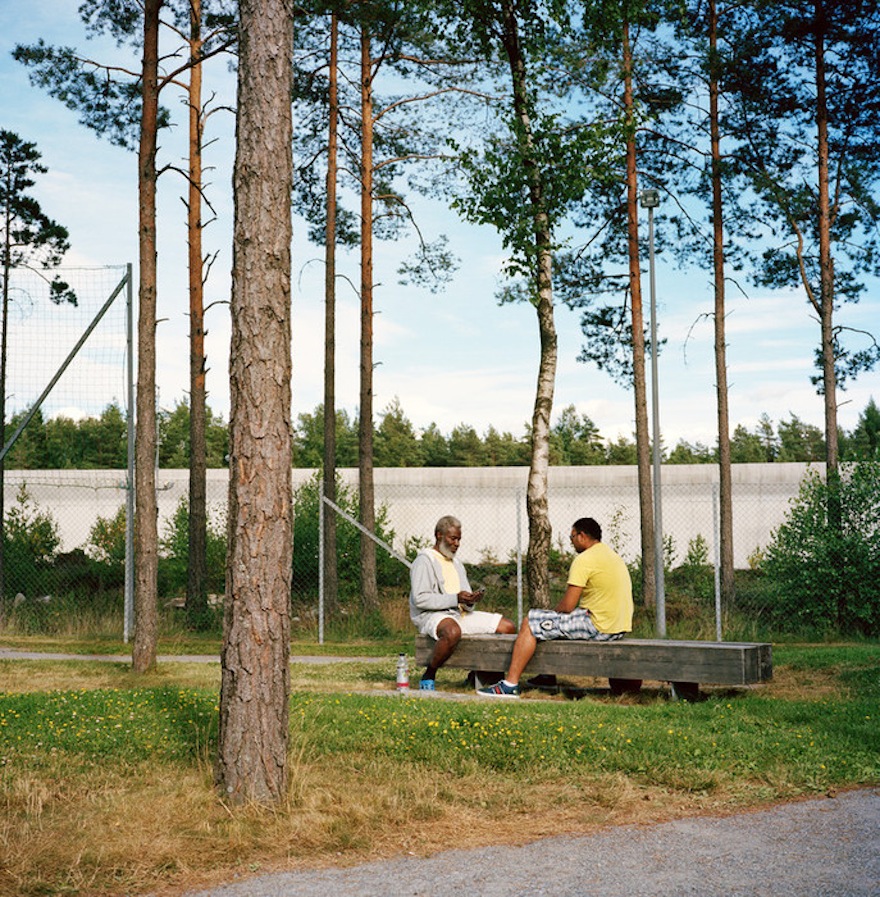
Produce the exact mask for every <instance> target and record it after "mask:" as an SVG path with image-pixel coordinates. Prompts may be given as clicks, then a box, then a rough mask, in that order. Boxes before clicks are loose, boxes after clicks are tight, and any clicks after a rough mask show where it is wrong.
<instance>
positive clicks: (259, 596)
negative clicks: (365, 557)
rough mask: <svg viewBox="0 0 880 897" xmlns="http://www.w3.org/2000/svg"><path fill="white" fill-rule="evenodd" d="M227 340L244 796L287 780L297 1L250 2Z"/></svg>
mask: <svg viewBox="0 0 880 897" xmlns="http://www.w3.org/2000/svg"><path fill="white" fill-rule="evenodd" d="M240 12H241V25H240V34H241V40H240V55H239V69H238V120H237V127H236V159H235V173H234V177H233V187H234V192H235V223H234V258H233V270H232V341H231V347H230V377H229V380H230V395H231V413H230V483H229V550H228V555H227V594H226V605H225V614H224V626H223V630H224V632H223V652H222V658H221V659H222V685H221V692H220V732H219V749H218V757H217V766H216V781H217V784H218V787H219V789H220V791H221V792H222V793H223V795H224V796H225V798H226V799H228V800H231V801H233V802H235V803H244V802H248V801H256V802H259V803H274V802H277V801H279V800H280V799H281V798H283V796H284V794H285V791H286V788H287V775H288V767H287V752H288V742H289V733H288V699H289V692H290V668H289V664H290V611H289V605H290V584H291V565H292V559H293V546H292V539H293V512H292V507H293V502H292V487H291V421H290V403H291V392H290V376H291V357H290V356H291V351H290V337H291V317H290V264H291V258H290V243H291V235H292V229H291V188H292V170H293V160H292V152H291V142H292V136H293V132H292V123H291V102H290V98H291V90H292V72H293V66H292V53H293V49H292V48H293V3H292V2H291V0H241V3H240Z"/></svg>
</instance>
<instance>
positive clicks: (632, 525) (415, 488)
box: [5, 464, 824, 567]
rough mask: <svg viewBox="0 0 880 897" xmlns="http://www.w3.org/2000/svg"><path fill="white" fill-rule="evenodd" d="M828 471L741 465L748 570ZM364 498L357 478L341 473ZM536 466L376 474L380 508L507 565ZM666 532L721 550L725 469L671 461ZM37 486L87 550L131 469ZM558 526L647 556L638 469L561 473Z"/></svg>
mask: <svg viewBox="0 0 880 897" xmlns="http://www.w3.org/2000/svg"><path fill="white" fill-rule="evenodd" d="M810 467H812V468H813V469H816V470H818V471H819V472H820V473H824V465H821V464H814V465H807V464H738V465H734V467H733V495H734V531H735V540H734V542H735V544H734V555H735V558H734V559H735V563H736V565H737V566H740V567H745V566H747V564H748V560H747V559H748V556H749V554H750V553H751V552H753V551H754V550H755V549H756V548H757V547H763V546H765V545H766V544H767V542H768V541H769V540H770V536H771V533H772V531H773V530H774V529H775V528H776V527H777V526H778V525H779V524H780V523H781V522H782V520H783V519H784V517H785V514H786V511H787V509H788V507H789V504H790V502H791V500H792V499H793V498H794V497H795V496H796V495H797V493H798V488H799V485H800V482H801V480H802V478H803V476H804V473H805V472H806V471H807V469H808V468H810ZM312 476H314V471H311V470H294V471H293V480H294V486H295V487H299V486H301V485H302V484H303V483H305V482H307V481H308V480H309V479H310V478H311V477H312ZM340 477H341V479H342V481H343V482H344V483H345V484H347V485H348V486H349V487H350V488H352V489H353V490H354V491H355V494H356V489H357V471H356V470H342V471H340ZM527 479H528V469H527V468H524V467H501V468H482V467H480V468H477V467H460V468H387V469H377V470H376V471H375V485H376V501H377V504H378V505H384V506H386V507H387V509H388V518H389V522H390V526H391V528H392V529H393V530H394V532H395V547H396V548H398V549H400V548H402V546H403V542H404V540H405V539H406V538H408V537H413V536H416V537H420V538H422V539H424V540H428V539H431V538H432V535H433V529H434V524H435V522H436V521H437V518H438V517H440V516H442V515H443V514H455V515H456V516H457V517H459V518H460V519H461V521H462V524H463V539H462V547H461V557H462V559H463V560H464V561H465V562H466V563H472V562H474V561H477V560H479V559H480V558H481V557H484V556H492V557H495V558H498V559H500V560H504V559H506V558H507V557H509V556H510V554H511V553H512V552H513V551H514V550H515V549H516V546H517V543H518V542H519V544H520V545H521V547H522V549H523V550H525V548H526V546H527V544H528V522H527V518H526V511H525V494H526V486H527ZM661 480H662V486H663V503H662V505H663V531H664V534H666V535H668V536H671V537H672V539H673V540H674V543H675V546H676V552H677V559H678V561H679V562H680V561H681V560H682V559H683V558H684V555H685V552H686V551H687V546H688V543H689V542H690V541H691V540H692V539H694V538H695V537H696V536H698V535H699V536H702V537H703V538H704V539H705V540H706V542H707V543H708V545H709V550H710V560H712V559H713V557H714V551H715V530H716V526H715V520H716V519H717V491H718V485H717V484H718V469H717V467H716V466H715V465H710V464H703V465H670V466H666V467H664V468H663V470H662V474H661ZM157 482H158V485H159V508H160V511H159V513H160V520H159V531H160V534H161V533H162V531H163V527H164V524H165V522H166V521H167V519H168V517H169V516H170V515H171V514H173V512H174V509H175V507H176V506H177V504H178V502H179V501H180V500H181V498H184V499H185V498H186V496H187V492H188V472H187V471H185V470H161V471H159V473H158V477H157ZM21 484H26V488H27V492H28V495H29V496H30V498H31V500H32V501H33V502H34V503H35V504H36V505H37V506H38V507H39V508H40V509H42V510H46V511H49V512H50V513H51V514H52V516H53V518H54V519H55V521H56V522H57V524H58V526H59V530H60V533H61V536H62V540H63V542H62V550H65V551H69V550H71V549H72V548H75V547H83V546H84V545H85V544H86V542H87V541H88V537H89V531H90V529H91V527H92V525H93V524H94V522H95V521H96V520H97V518H98V517H99V516H101V517H112V516H113V515H114V514H115V513H116V512H117V510H118V509H119V507H120V506H121V505H122V504H124V502H125V473H124V472H123V471H106V470H102V471H68V470H62V471H7V473H6V489H5V497H6V502H5V503H6V509H7V512H8V509H9V508H10V507H11V506H12V505H14V504H15V502H16V497H17V494H18V490H19V487H20V486H21ZM227 488H228V471H226V470H209V471H208V503H209V507H210V509H211V513H212V515H214V516H215V517H219V516H220V515H222V514H223V513H225V507H226V495H227ZM549 503H550V518H551V523H552V526H553V537H554V542H556V543H558V544H559V545H560V547H563V548H565V549H566V550H567V548H568V533H569V529H570V527H571V523H572V521H573V520H575V519H576V518H578V517H587V516H589V517H595V518H596V519H597V520H598V521H599V522H600V524H601V525H602V527H603V529H604V534H605V540H606V541H608V542H609V543H611V544H613V545H614V546H615V547H616V548H617V549H618V550H619V551H621V552H622V553H623V554H624V556H626V557H627V559H630V560H631V559H633V558H634V557H635V556H636V555H637V553H638V545H639V536H638V527H639V513H638V482H637V470H636V468H635V467H633V466H616V467H551V468H550V473H549Z"/></svg>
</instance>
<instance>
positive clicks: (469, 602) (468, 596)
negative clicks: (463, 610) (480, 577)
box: [458, 589, 486, 607]
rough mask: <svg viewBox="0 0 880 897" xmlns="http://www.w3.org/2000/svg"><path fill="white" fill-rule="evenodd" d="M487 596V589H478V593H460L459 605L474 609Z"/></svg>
mask: <svg viewBox="0 0 880 897" xmlns="http://www.w3.org/2000/svg"><path fill="white" fill-rule="evenodd" d="M485 594H486V590H485V589H477V591H476V592H459V593H458V603H459V604H463V605H464V606H465V607H473V606H474V605H475V604H476V603H477V602H478V601H479V600H480V599H481V598H482V597H483V595H485Z"/></svg>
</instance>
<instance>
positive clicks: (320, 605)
mask: <svg viewBox="0 0 880 897" xmlns="http://www.w3.org/2000/svg"><path fill="white" fill-rule="evenodd" d="M318 644H319V645H323V644H324V480H323V479H321V480H318Z"/></svg>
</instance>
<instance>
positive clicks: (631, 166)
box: [623, 22, 660, 607]
mask: <svg viewBox="0 0 880 897" xmlns="http://www.w3.org/2000/svg"><path fill="white" fill-rule="evenodd" d="M623 75H624V96H623V106H624V114H625V116H626V122H627V134H626V198H627V236H628V241H627V242H628V250H629V287H630V299H631V302H632V340H633V345H632V353H633V392H634V397H635V415H636V460H637V463H638V482H639V518H640V521H641V535H642V597H643V600H644V602H645V604H646V605H647V606H648V607H651V606H653V605H654V602H655V597H656V581H655V576H654V550H655V549H654V502H653V498H652V495H651V437H650V433H649V430H648V401H647V387H646V381H645V322H644V315H643V313H642V279H641V271H640V268H639V221H638V184H637V178H636V134H635V116H634V113H633V91H632V49H631V46H630V40H629V23H628V22H624V24H623ZM657 448H658V451H659V448H660V447H659V446H658V447H657Z"/></svg>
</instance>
